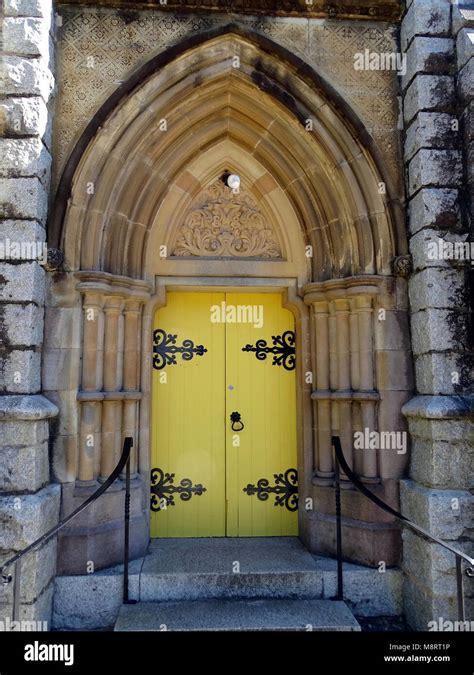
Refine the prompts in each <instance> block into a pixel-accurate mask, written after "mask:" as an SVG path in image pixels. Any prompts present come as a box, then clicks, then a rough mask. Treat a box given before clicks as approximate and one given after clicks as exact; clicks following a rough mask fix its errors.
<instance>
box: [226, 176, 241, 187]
mask: <svg viewBox="0 0 474 675" xmlns="http://www.w3.org/2000/svg"><path fill="white" fill-rule="evenodd" d="M227 185H228V186H229V187H230V188H231V189H232V190H234V191H237V190H238V189H239V187H240V176H237V174H235V173H231V174H230V175H229V176H227Z"/></svg>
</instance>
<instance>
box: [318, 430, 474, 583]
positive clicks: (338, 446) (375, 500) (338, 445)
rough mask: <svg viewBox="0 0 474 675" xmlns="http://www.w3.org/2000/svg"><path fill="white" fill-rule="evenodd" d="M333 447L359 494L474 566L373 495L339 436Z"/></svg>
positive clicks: (456, 551)
mask: <svg viewBox="0 0 474 675" xmlns="http://www.w3.org/2000/svg"><path fill="white" fill-rule="evenodd" d="M331 442H332V445H333V447H334V451H335V453H336V457H337V460H338V462H339V465H340V467H341V469H342V470H343V471H344V473H345V474H346V476H347V477H348V478H349V480H350V481H351V482H352V483H353V484H354V485H355V486H356V488H357V489H358V490H359V492H362V494H363V495H365V496H366V497H367V498H368V499H370V501H371V502H373V503H374V504H376V505H377V506H378V507H379V508H381V509H383V510H384V511H386V512H387V513H390V514H391V515H392V516H395V518H398V519H399V520H401V521H402V522H403V523H404V524H405V525H407V526H408V527H410V528H411V529H412V530H414V531H415V532H417V533H418V534H420V535H421V536H422V537H424V538H425V539H430V540H431V541H433V542H435V543H436V544H439V545H440V546H443V547H444V548H446V549H448V551H451V552H452V553H454V554H455V555H456V556H458V557H459V558H463V559H464V560H466V561H467V562H468V563H469V564H470V565H474V558H470V557H469V556H468V555H467V554H466V553H464V551H460V550H459V549H457V548H456V547H455V546H451V544H448V543H447V542H445V541H443V540H442V539H438V538H437V537H435V536H433V535H432V534H430V533H429V532H428V531H427V530H425V529H424V528H422V527H420V526H419V525H417V524H416V523H414V522H413V521H412V520H410V519H409V518H407V517H406V516H404V515H403V513H400V512H399V511H397V510H396V509H394V508H392V507H391V506H389V505H388V504H386V503H385V502H384V501H383V500H382V499H380V498H379V497H377V496H376V495H374V494H373V492H371V491H370V490H368V489H367V487H366V486H365V485H364V484H363V483H362V481H361V480H360V479H359V478H358V477H357V476H356V475H355V473H354V472H353V471H352V469H351V468H350V466H349V465H348V463H347V462H346V458H345V457H344V453H343V452H342V445H341V439H340V438H339V436H332V438H331ZM466 573H467V574H468V576H473V575H474V570H473V571H471V570H466Z"/></svg>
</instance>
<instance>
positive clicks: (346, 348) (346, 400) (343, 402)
mask: <svg viewBox="0 0 474 675" xmlns="http://www.w3.org/2000/svg"><path fill="white" fill-rule="evenodd" d="M333 304H334V308H335V314H336V353H337V388H336V389H337V394H336V395H334V396H335V398H336V401H335V405H336V406H337V410H338V420H339V427H338V428H339V435H340V438H341V445H342V449H343V451H344V457H345V458H346V461H347V463H348V464H349V466H350V467H351V468H352V465H353V452H352V448H353V442H354V441H353V437H352V395H351V352H350V330H349V310H350V305H349V300H347V299H346V298H342V299H341V298H338V299H335V300H334V301H333ZM341 478H342V480H343V483H342V484H341V487H352V483H350V481H349V480H348V479H347V477H346V475H345V474H344V473H343V472H342V471H341Z"/></svg>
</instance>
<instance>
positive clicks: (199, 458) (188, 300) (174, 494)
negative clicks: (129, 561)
mask: <svg viewBox="0 0 474 675" xmlns="http://www.w3.org/2000/svg"><path fill="white" fill-rule="evenodd" d="M224 299H225V296H224V294H222V293H169V294H168V296H167V304H166V307H163V308H161V309H159V310H158V312H157V313H156V317H155V325H154V335H153V337H154V339H153V343H154V344H153V350H154V353H153V406H152V471H151V492H152V498H151V536H152V537H219V536H225V445H224V433H225V429H224V424H225V421H224V417H225V397H224V395H223V392H224V391H225V324H222V323H211V321H210V311H211V307H212V305H214V304H217V303H220V302H221V301H223V300H224Z"/></svg>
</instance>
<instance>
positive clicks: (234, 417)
mask: <svg viewBox="0 0 474 675" xmlns="http://www.w3.org/2000/svg"><path fill="white" fill-rule="evenodd" d="M230 421H231V422H232V431H242V429H243V428H244V423H243V422H242V419H241V416H240V413H239V412H233V413H231V414H230ZM236 424H240V427H239V428H236V426H235V425H236Z"/></svg>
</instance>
